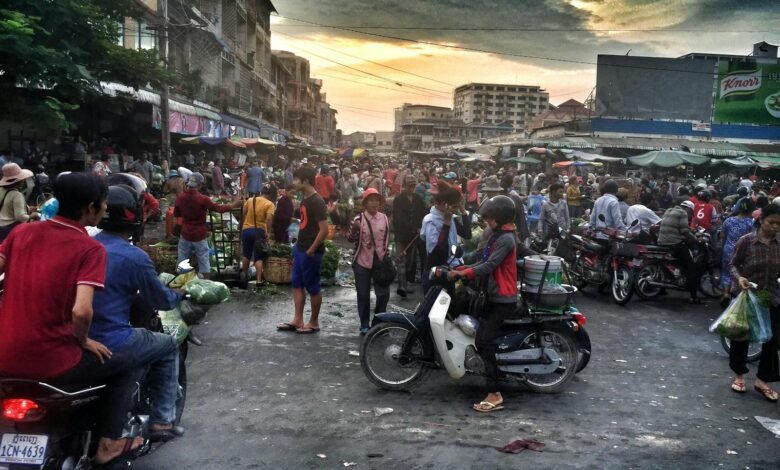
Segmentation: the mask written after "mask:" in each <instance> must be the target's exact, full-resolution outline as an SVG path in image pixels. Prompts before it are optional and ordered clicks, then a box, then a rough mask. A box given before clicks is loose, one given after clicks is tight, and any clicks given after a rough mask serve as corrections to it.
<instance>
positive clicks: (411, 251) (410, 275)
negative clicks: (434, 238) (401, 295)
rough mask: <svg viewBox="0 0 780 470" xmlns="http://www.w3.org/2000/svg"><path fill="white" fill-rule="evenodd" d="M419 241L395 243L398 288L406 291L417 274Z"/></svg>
mask: <svg viewBox="0 0 780 470" xmlns="http://www.w3.org/2000/svg"><path fill="white" fill-rule="evenodd" d="M418 240H419V237H418V238H417V239H414V240H412V239H400V240H399V239H397V238H396V242H395V253H396V255H395V267H396V270H397V271H398V288H399V289H406V288H407V283H408V282H409V281H412V282H414V278H415V275H416V274H417V248H418V246H419V245H418V243H417V241H418Z"/></svg>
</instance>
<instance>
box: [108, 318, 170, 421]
mask: <svg viewBox="0 0 780 470" xmlns="http://www.w3.org/2000/svg"><path fill="white" fill-rule="evenodd" d="M111 352H112V353H113V355H112V356H111V361H112V362H116V363H117V364H121V365H122V366H123V367H149V372H148V373H147V375H146V381H145V385H146V387H147V388H148V389H149V394H150V396H151V399H152V415H151V416H150V419H149V420H150V421H151V423H152V424H170V423H173V422H174V421H175V420H176V398H177V397H178V395H179V347H178V345H177V344H176V340H175V339H174V338H173V336H171V335H166V334H164V333H155V332H153V331H149V330H147V329H145V328H133V334H131V335H130V338H128V339H127V341H126V342H125V344H123V345H122V346H120V347H118V348H115V349H114V350H113V351H111Z"/></svg>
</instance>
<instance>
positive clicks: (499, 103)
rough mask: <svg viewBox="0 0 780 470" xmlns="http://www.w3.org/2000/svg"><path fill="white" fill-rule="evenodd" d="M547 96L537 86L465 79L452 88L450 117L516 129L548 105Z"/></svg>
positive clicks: (548, 98)
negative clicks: (462, 83) (459, 84)
mask: <svg viewBox="0 0 780 470" xmlns="http://www.w3.org/2000/svg"><path fill="white" fill-rule="evenodd" d="M549 100H550V95H549V93H547V92H546V91H545V90H544V89H543V88H541V87H539V86H532V85H507V84H500V83H468V84H466V85H461V86H459V87H458V88H456V89H455V95H454V101H453V117H454V118H455V119H458V120H461V121H463V122H465V123H466V124H471V123H480V124H492V125H498V124H502V123H509V124H510V125H511V126H512V128H514V129H515V130H518V131H519V130H522V129H523V128H524V127H525V125H526V122H527V121H529V120H530V119H531V118H533V117H534V116H536V115H537V114H539V113H542V112H544V111H547V110H548V109H550V103H549Z"/></svg>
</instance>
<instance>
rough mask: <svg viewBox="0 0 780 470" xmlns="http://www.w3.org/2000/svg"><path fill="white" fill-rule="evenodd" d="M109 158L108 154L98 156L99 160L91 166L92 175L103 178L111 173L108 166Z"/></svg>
mask: <svg viewBox="0 0 780 470" xmlns="http://www.w3.org/2000/svg"><path fill="white" fill-rule="evenodd" d="M108 160H109V156H108V154H105V153H104V154H102V155H100V160H98V161H96V162H95V164H94V165H93V166H92V173H94V174H96V175H98V176H101V177H103V178H105V177H106V176H108V174H109V173H111V169H110V168H109V166H108Z"/></svg>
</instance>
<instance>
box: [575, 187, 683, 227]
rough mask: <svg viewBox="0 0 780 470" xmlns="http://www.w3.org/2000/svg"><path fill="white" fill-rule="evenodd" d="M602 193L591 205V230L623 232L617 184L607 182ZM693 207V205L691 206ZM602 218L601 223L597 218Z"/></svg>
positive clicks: (623, 225)
mask: <svg viewBox="0 0 780 470" xmlns="http://www.w3.org/2000/svg"><path fill="white" fill-rule="evenodd" d="M602 192H603V193H604V194H603V195H602V196H601V197H600V198H598V199H596V202H595V203H594V204H593V210H592V211H591V214H590V226H591V227H593V228H613V229H616V230H621V231H623V230H625V229H626V224H625V222H624V221H623V215H622V214H621V213H620V203H619V202H618V198H617V196H616V194H617V192H618V184H617V182H616V181H615V180H612V179H610V180H607V181H606V182H605V183H604V187H603V188H602ZM691 206H693V204H691ZM600 215H603V216H604V221H602V220H601V219H600V218H599V216H600ZM596 238H598V239H600V240H606V239H607V238H609V236H608V235H607V234H605V233H601V232H599V233H597V234H596Z"/></svg>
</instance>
